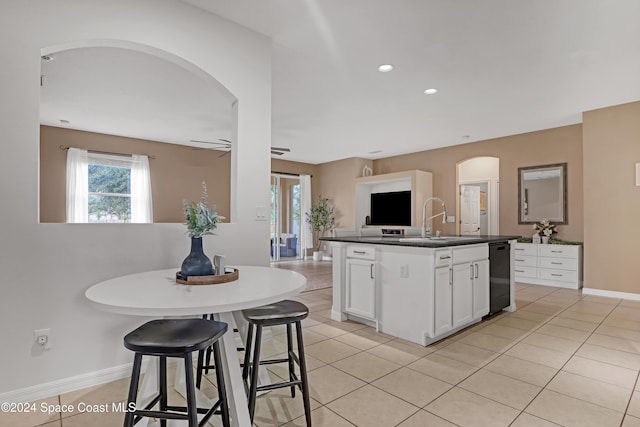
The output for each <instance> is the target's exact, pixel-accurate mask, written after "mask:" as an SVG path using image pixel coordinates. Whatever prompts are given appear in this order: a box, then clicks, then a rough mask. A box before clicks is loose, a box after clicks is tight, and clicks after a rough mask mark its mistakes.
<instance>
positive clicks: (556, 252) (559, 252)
mask: <svg viewBox="0 0 640 427" xmlns="http://www.w3.org/2000/svg"><path fill="white" fill-rule="evenodd" d="M551 252H553V253H554V254H561V253H562V251H551Z"/></svg>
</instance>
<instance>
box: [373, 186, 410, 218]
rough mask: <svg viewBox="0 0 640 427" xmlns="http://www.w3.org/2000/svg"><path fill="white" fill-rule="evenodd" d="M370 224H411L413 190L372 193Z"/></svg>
mask: <svg viewBox="0 0 640 427" xmlns="http://www.w3.org/2000/svg"><path fill="white" fill-rule="evenodd" d="M369 224H370V225H407V226H410V225H411V191H393V192H388V193H371V220H370V222H369Z"/></svg>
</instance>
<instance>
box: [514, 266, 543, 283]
mask: <svg viewBox="0 0 640 427" xmlns="http://www.w3.org/2000/svg"><path fill="white" fill-rule="evenodd" d="M513 271H514V272H515V273H516V281H517V280H518V277H534V278H535V277H538V269H537V268H536V267H522V266H516V267H515V268H514V269H513Z"/></svg>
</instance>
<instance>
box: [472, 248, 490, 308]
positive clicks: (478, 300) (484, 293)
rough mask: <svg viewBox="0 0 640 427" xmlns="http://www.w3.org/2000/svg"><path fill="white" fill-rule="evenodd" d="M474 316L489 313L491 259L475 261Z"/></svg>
mask: <svg viewBox="0 0 640 427" xmlns="http://www.w3.org/2000/svg"><path fill="white" fill-rule="evenodd" d="M473 267H474V270H475V271H474V275H473V318H474V319H478V318H480V317H482V316H484V315H486V314H488V313H489V308H490V307H489V305H490V299H489V260H488V259H483V260H482V261H476V262H474V263H473Z"/></svg>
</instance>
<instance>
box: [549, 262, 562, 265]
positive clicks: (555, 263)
mask: <svg viewBox="0 0 640 427" xmlns="http://www.w3.org/2000/svg"><path fill="white" fill-rule="evenodd" d="M551 264H554V265H562V263H561V262H553V261H551Z"/></svg>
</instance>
